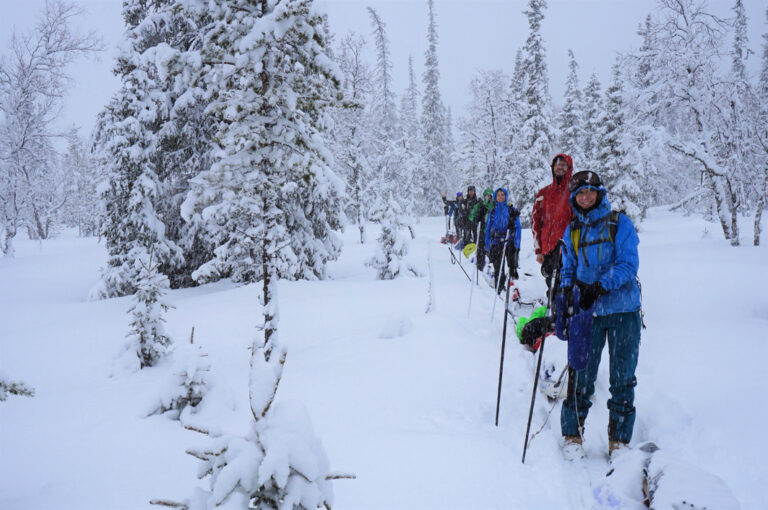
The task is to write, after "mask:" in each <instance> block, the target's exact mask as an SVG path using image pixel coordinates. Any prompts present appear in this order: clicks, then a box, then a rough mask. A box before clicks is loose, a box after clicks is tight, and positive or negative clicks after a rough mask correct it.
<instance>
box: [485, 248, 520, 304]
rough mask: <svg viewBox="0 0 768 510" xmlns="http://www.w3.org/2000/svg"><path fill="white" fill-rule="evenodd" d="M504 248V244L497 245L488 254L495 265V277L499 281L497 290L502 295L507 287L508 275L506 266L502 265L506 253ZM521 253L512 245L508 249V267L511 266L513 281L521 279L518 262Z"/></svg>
mask: <svg viewBox="0 0 768 510" xmlns="http://www.w3.org/2000/svg"><path fill="white" fill-rule="evenodd" d="M504 246H505V245H504V243H496V244H494V245H493V246H491V251H490V252H489V253H488V258H489V259H490V261H491V264H493V276H494V278H496V279H497V280H498V287H497V288H496V292H497V293H501V292H502V291H503V290H504V289H505V288H506V286H507V274H506V272H505V270H504V269H505V268H504V264H502V263H501V257H502V252H504V251H505V250H504ZM519 253H520V250H518V249H516V248H514V247H513V246H511V245H510V246H508V247H507V249H506V259H507V264H506V265H507V266H509V271H510V274H511V275H512V279H513V280H516V279H517V278H519V276H518V274H517V260H518V256H519ZM499 271H501V277H499ZM494 283H495V281H494Z"/></svg>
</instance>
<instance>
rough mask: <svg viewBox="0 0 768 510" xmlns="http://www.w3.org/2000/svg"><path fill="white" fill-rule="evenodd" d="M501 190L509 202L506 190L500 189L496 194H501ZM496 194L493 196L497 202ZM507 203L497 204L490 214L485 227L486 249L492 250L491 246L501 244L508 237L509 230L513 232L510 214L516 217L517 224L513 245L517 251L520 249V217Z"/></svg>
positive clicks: (515, 225) (515, 224) (515, 223)
mask: <svg viewBox="0 0 768 510" xmlns="http://www.w3.org/2000/svg"><path fill="white" fill-rule="evenodd" d="M499 190H501V191H503V192H504V196H506V197H507V201H508V200H509V193H507V190H506V188H499V189H497V190H496V193H498V192H499ZM496 193H494V194H493V197H494V198H493V199H494V201H495V200H496ZM507 201H504V202H503V203H499V202H495V207H494V208H493V211H491V212H490V214H489V215H488V222H487V224H486V227H485V249H486V250H490V249H491V246H493V245H495V244H499V243H501V242H503V241H504V238H505V237H506V235H507V229H510V230H511V227H512V226H511V225H510V224H509V216H510V213H513V214H514V216H515V222H514V227H513V228H514V229H515V232H514V234H515V237H514V242H513V245H514V247H515V248H516V249H518V250H519V249H520V240H521V238H522V235H521V233H520V217H519V215H518V214H517V210H516V209H515V208H514V207H512V206H511V205H509V204H508V203H507Z"/></svg>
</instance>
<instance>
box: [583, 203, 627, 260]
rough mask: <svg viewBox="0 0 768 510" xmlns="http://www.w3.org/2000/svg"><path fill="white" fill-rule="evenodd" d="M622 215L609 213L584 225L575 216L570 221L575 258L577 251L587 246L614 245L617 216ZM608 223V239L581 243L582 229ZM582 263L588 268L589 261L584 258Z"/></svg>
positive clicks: (602, 238)
mask: <svg viewBox="0 0 768 510" xmlns="http://www.w3.org/2000/svg"><path fill="white" fill-rule="evenodd" d="M621 214H624V211H611V212H610V214H608V215H606V216H603V217H602V218H600V219H599V220H597V221H595V222H594V223H584V222H582V221H580V220H579V219H578V218H577V217H576V216H575V215H574V217H573V219H571V225H570V226H571V245H573V250H574V252H575V254H576V258H577V259H578V258H579V249H581V250H582V251H583V250H584V249H585V248H587V247H588V246H594V245H596V244H603V243H614V242H616V232H617V231H618V229H619V215H621ZM605 223H608V237H607V238H606V237H599V238H597V239H593V240H591V241H584V242H581V236H582V231H583V230H584V229H583V227H591V226H595V225H603V224H605ZM584 263H585V264H587V266H589V260H587V258H586V256H585V257H584Z"/></svg>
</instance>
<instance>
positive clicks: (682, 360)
mask: <svg viewBox="0 0 768 510" xmlns="http://www.w3.org/2000/svg"><path fill="white" fill-rule="evenodd" d="M744 224H746V222H745V223H744ZM415 227H416V233H417V239H416V240H414V241H412V242H411V253H410V254H409V257H408V261H409V262H410V263H411V264H413V265H414V266H417V267H418V268H419V269H420V271H421V272H422V273H423V274H424V277H422V278H415V277H406V278H401V279H398V280H395V281H389V282H379V281H375V279H374V272H373V270H371V269H369V268H365V267H364V266H363V260H364V259H365V258H367V257H369V256H370V255H371V253H372V252H373V251H374V244H373V243H374V242H375V241H374V239H375V232H373V231H370V232H369V235H368V238H369V242H368V243H367V244H366V245H362V246H361V245H360V244H358V243H356V241H355V237H356V234H357V231H356V229H355V228H353V227H350V228H348V230H347V232H346V233H345V234H344V237H345V243H346V244H345V247H344V252H343V254H342V256H341V258H340V259H339V260H338V261H336V262H334V263H333V264H331V266H330V274H331V277H332V279H330V280H327V281H321V282H280V289H279V297H280V313H281V317H280V337H281V340H282V341H283V342H284V343H285V345H286V347H287V350H288V357H287V361H286V365H285V371H284V375H283V381H282V383H281V386H280V388H279V391H278V400H298V401H301V402H302V403H304V404H305V405H306V407H307V409H308V411H309V416H310V417H311V419H312V421H313V423H314V427H315V432H316V433H317V435H318V436H319V437H320V439H321V440H322V442H323V444H324V445H325V448H326V450H327V452H328V456H329V458H330V461H331V467H332V469H334V470H339V471H344V472H354V473H356V474H357V479H356V480H339V481H337V482H335V483H334V492H335V498H336V501H335V505H334V508H337V509H361V508H414V509H416V508H418V509H431V508H440V509H446V508H449V509H450V508H457V509H464V508H466V509H470V508H471V509H476V508H483V509H485V508H488V509H490V508H543V509H548V508H552V509H562V508H591V507H592V506H594V507H595V508H600V506H599V505H598V504H597V503H595V501H596V499H595V490H596V489H598V488H599V487H600V486H601V484H605V483H606V478H605V472H606V471H607V469H608V463H607V462H606V461H605V453H606V452H607V447H608V445H607V437H606V425H607V415H608V413H607V409H606V407H605V401H606V399H607V397H608V389H607V379H608V377H607V359H604V360H603V363H602V364H601V367H600V375H599V378H598V384H597V392H596V397H595V399H594V405H593V406H592V409H591V411H590V415H589V418H588V420H587V424H586V433H585V448H586V450H587V454H588V458H587V459H586V460H585V461H584V462H581V463H567V462H564V461H563V460H562V457H561V454H560V442H561V439H560V426H559V407H560V406H559V404H558V405H557V408H556V409H555V410H554V411H553V412H552V414H551V416H550V418H549V421H548V422H547V424H546V425H545V426H544V430H543V431H542V432H541V433H540V434H539V435H538V436H537V437H536V438H535V439H534V440H533V441H532V443H531V444H530V446H529V450H528V454H527V458H526V464H525V465H522V464H521V463H520V457H521V455H522V447H523V441H524V434H525V425H526V420H527V416H528V406H529V404H530V396H531V393H530V392H531V384H532V374H533V368H534V365H533V364H534V362H535V359H534V357H533V356H531V354H530V353H529V352H527V351H524V350H523V349H521V348H520V346H519V344H518V342H517V340H516V337H515V333H514V327H513V325H512V323H511V322H510V325H509V327H508V332H507V346H506V357H505V363H504V386H503V393H502V399H501V413H500V416H499V427H498V428H497V427H494V425H493V421H494V413H495V406H496V389H497V382H498V368H499V350H500V346H501V328H502V319H503V313H502V309H503V305H500V304H497V309H496V311H495V317H494V320H493V322H491V321H490V317H491V309H492V306H493V301H494V297H493V293H492V291H491V289H490V288H489V287H488V286H487V284H486V283H484V282H483V280H482V278H481V283H480V288H475V290H474V292H473V301H472V309H471V317H470V318H468V317H467V311H468V297H469V289H470V287H469V285H470V283H469V282H468V281H467V279H466V277H465V276H464V275H463V274H462V272H461V270H460V269H459V267H458V266H456V265H452V264H451V262H450V260H451V259H450V256H449V254H448V253H446V248H444V247H443V246H442V245H440V244H439V243H438V242H437V241H438V239H439V238H440V236H441V235H442V234H443V232H442V229H444V222H443V219H442V218H431V219H424V220H422V221H421V222H420V223H419V224H418V225H416V226H415ZM705 227H706V228H707V229H708V231H709V232H711V233H710V234H708V235H706V236H702V232H703V231H704V229H705ZM372 230H373V229H372ZM743 238H744V239H747V238H750V237H749V236H748V235H747V233H744V234H743ZM640 239H641V244H640V267H641V269H640V277H641V280H642V283H643V297H644V310H645V312H646V317H645V320H646V323H647V324H648V329H647V330H645V331H643V339H642V345H641V350H640V362H639V366H638V372H637V376H638V386H637V390H636V391H637V393H636V394H637V397H636V406H637V408H638V419H637V423H636V427H635V437H634V438H633V442H632V444H639V443H641V442H643V441H646V440H653V441H655V442H657V443H658V444H659V446H661V447H662V449H663V450H664V451H665V452H668V454H669V455H671V456H674V457H676V458H680V459H683V460H686V461H688V462H690V463H693V464H695V465H697V466H699V467H701V468H702V469H704V470H706V471H709V472H711V473H713V474H715V475H716V476H718V477H720V478H722V479H723V481H724V482H725V483H726V484H727V485H728V486H729V487H730V488H731V490H733V492H734V494H735V495H736V496H737V497H738V498H739V500H740V502H741V504H742V507H743V508H745V509H752V508H768V506H766V505H768V503H766V502H767V501H768V493H767V492H766V488H765V484H764V480H765V479H768V467H767V466H766V463H765V458H768V446H766V445H768V443H766V442H765V441H764V440H763V436H764V424H765V422H766V421H768V411H767V410H766V409H765V408H761V407H759V406H756V405H755V403H759V402H763V401H764V400H765V394H766V392H767V391H768V383H766V380H765V377H764V375H763V374H764V369H763V364H764V360H765V359H766V356H768V344H766V342H765V338H766V337H767V336H768V312H767V311H766V310H768V293H767V292H766V291H765V289H766V288H768V249H766V247H759V248H754V247H751V246H750V247H747V246H745V247H741V248H736V249H734V248H731V247H730V246H729V245H728V244H727V243H726V242H725V241H722V240H721V239H720V237H719V236H718V230H717V227H716V226H714V225H712V224H708V223H706V222H704V221H703V220H701V219H700V218H694V217H683V216H681V215H678V214H673V213H669V212H666V211H664V210H662V209H656V210H653V211H652V212H651V215H650V217H649V219H648V220H647V221H646V222H645V223H643V225H642V227H641V232H640ZM428 244H432V247H431V251H432V270H433V285H434V287H433V291H434V303H433V304H434V306H433V308H434V311H433V312H432V313H430V314H426V315H425V313H424V311H425V309H426V307H427V302H428V295H427V289H428V280H429V275H428V268H427V245H428ZM17 249H18V251H17V257H16V259H13V260H8V259H3V260H0V282H2V287H1V288H0V370H2V371H4V372H5V373H7V374H8V376H9V377H10V378H11V379H13V380H21V381H24V382H26V383H27V384H29V385H31V386H33V387H34V388H35V390H36V392H37V394H36V396H35V397H34V398H31V399H28V398H19V397H9V399H8V400H7V401H5V402H2V403H0V433H1V434H2V435H1V436H0V437H2V443H1V446H0V450H1V451H0V473H2V476H0V508H2V509H9V510H39V509H45V508H57V509H73V510H74V509H78V510H82V509H86V510H87V509H105V508H106V509H126V510H134V509H142V508H156V507H151V506H149V504H148V501H149V500H150V499H152V498H158V497H160V498H170V499H184V498H186V497H189V496H190V495H191V494H192V491H193V488H194V487H195V486H197V485H199V484H201V483H203V482H199V481H197V480H196V476H195V473H196V469H197V464H198V461H196V460H195V459H193V458H192V457H190V456H188V455H185V454H184V450H185V449H186V448H189V447H192V446H197V445H204V444H205V441H206V439H205V438H204V437H202V436H200V435H198V434H195V433H193V432H189V431H186V430H183V429H182V428H181V427H180V426H179V425H178V423H177V422H174V421H171V420H169V419H167V418H166V417H162V416H153V417H150V418H145V417H144V415H145V413H146V410H147V406H148V405H149V404H150V403H151V402H152V400H153V398H155V397H156V394H157V388H158V387H159V386H161V385H162V384H163V383H164V382H165V381H166V379H167V378H168V376H169V374H168V367H169V366H170V363H167V364H164V365H161V366H159V367H155V368H152V369H147V370H144V371H142V372H140V373H137V374H131V373H126V372H125V371H124V370H122V369H121V368H120V363H119V358H120V355H121V352H122V349H123V346H124V345H125V342H126V339H125V334H126V332H127V329H128V318H129V317H128V315H127V313H126V311H127V309H128V307H129V306H130V298H121V299H112V300H107V301H99V302H88V301H86V296H87V295H88V290H89V289H90V287H91V286H93V285H94V284H95V283H96V281H97V279H98V268H99V267H100V265H101V264H102V263H103V261H104V260H105V253H104V248H103V245H99V244H97V243H96V241H95V240H94V239H76V238H72V237H68V236H66V235H64V236H62V237H61V238H60V239H54V240H51V241H46V242H44V243H36V242H29V241H19V242H18V243H17ZM456 255H457V257H460V256H461V255H460V253H459V252H456ZM463 267H464V268H465V269H466V270H467V272H470V269H471V268H472V266H471V264H470V263H469V262H468V261H466V260H464V261H463ZM521 268H522V271H525V272H528V273H531V274H532V275H534V276H532V277H523V278H522V279H521V281H520V282H518V286H519V287H520V289H521V292H522V293H523V296H524V297H526V296H541V295H543V294H544V289H545V285H544V281H543V278H541V277H540V276H539V271H538V269H539V268H538V265H537V264H536V263H535V260H534V258H533V254H532V242H531V236H530V231H527V230H526V231H525V232H523V247H522V251H521ZM522 271H521V272H522ZM470 275H472V276H474V271H472V272H470ZM259 292H260V287H259V286H258V285H249V286H237V285H234V284H231V283H229V282H219V283H216V284H211V285H205V286H202V287H198V288H194V289H183V290H178V291H173V292H171V293H170V294H169V296H168V300H169V302H170V303H171V304H173V305H174V306H175V307H176V308H175V309H173V310H171V311H170V312H169V314H168V316H167V319H168V322H167V330H168V333H169V334H170V335H171V336H172V338H174V339H175V341H176V342H183V341H187V340H188V338H189V332H190V329H191V327H192V326H195V339H196V343H197V342H199V343H200V344H201V345H202V346H203V347H204V349H205V350H206V352H208V353H209V360H210V362H211V364H212V367H213V372H212V373H211V380H212V389H211V393H210V395H209V397H207V401H204V404H203V405H202V406H201V409H200V411H199V412H198V413H197V415H196V418H195V420H196V422H198V423H202V424H206V425H209V426H214V427H216V428H218V429H221V430H224V431H227V432H232V433H244V432H245V431H246V430H247V429H248V426H249V424H248V419H249V412H248V400H247V398H248V397H247V380H248V373H247V370H248V356H249V353H248V347H249V345H250V343H251V340H252V339H253V337H254V335H259V334H260V333H259V332H258V331H257V329H256V325H257V324H258V321H259V320H260V316H259V312H260V308H259V305H258V296H259ZM555 342H558V340H556V339H554V337H550V339H548V340H547V343H546V345H545V353H551V354H553V353H560V352H562V349H561V348H555V347H553V344H554V343H555ZM605 356H607V353H606V354H605ZM545 357H546V354H545ZM550 407H551V404H550V403H549V402H548V401H547V399H546V398H544V397H543V396H542V395H541V394H539V395H537V398H536V407H535V409H534V414H533V422H532V425H531V432H532V433H533V432H535V431H537V430H538V429H539V428H540V427H541V426H542V424H543V423H544V420H545V418H546V416H547V413H548V412H549V410H550ZM745 466H749V469H745ZM691 490H695V487H693V488H692V489H691ZM590 505H592V506H590ZM624 508H632V506H625V507H624Z"/></svg>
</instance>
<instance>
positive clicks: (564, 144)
mask: <svg viewBox="0 0 768 510" xmlns="http://www.w3.org/2000/svg"><path fill="white" fill-rule="evenodd" d="M568 69H569V70H568V77H567V78H566V82H565V102H564V104H563V109H562V110H561V111H560V115H558V117H557V128H558V131H559V136H558V139H557V149H556V150H557V151H558V152H565V153H566V154H568V155H569V156H571V158H572V159H573V161H574V166H575V167H576V168H577V169H581V168H582V166H581V165H583V164H584V153H583V152H582V147H583V144H582V141H583V139H584V126H583V125H582V123H583V122H584V105H583V104H582V97H581V89H580V88H579V64H578V63H576V57H575V56H574V55H573V50H568ZM574 171H578V170H574Z"/></svg>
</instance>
